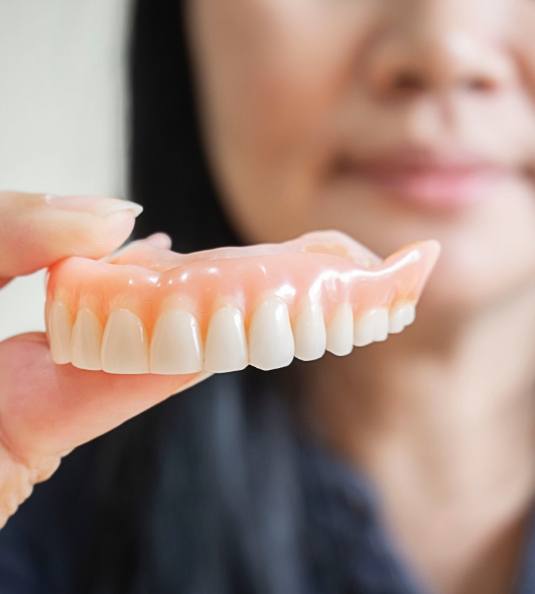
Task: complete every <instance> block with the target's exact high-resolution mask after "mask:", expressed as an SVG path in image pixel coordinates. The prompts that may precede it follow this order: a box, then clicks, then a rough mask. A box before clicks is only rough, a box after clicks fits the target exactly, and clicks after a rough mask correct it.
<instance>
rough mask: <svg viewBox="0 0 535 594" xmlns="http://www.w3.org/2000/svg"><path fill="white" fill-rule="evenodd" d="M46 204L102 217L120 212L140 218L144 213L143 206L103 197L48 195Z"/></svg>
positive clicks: (128, 201)
mask: <svg viewBox="0 0 535 594" xmlns="http://www.w3.org/2000/svg"><path fill="white" fill-rule="evenodd" d="M45 202H46V204H48V205H50V206H52V207H53V208H59V209H61V210H74V211H78V212H86V213H90V214H94V215H97V216H100V217H109V216H111V215H114V214H117V213H118V212H130V213H131V214H132V215H133V216H134V217H138V216H139V215H140V214H141V213H142V212H143V207H142V206H141V204H137V203H136V202H131V201H130V200H120V199H118V198H103V197H101V196H55V195H54V194H47V195H46V196H45Z"/></svg>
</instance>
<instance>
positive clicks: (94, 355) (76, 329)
mask: <svg viewBox="0 0 535 594" xmlns="http://www.w3.org/2000/svg"><path fill="white" fill-rule="evenodd" d="M101 343H102V327H101V325H100V322H99V320H98V318H97V316H96V315H95V314H94V313H93V312H92V311H91V310H90V309H87V308H85V307H84V308H82V309H80V310H79V311H78V315H77V316H76V322H74V326H73V329H72V341H71V352H72V364H73V365H74V366H75V367H78V368H80V369H90V370H98V369H102V365H101V362H100V346H101Z"/></svg>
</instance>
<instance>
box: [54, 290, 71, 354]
mask: <svg viewBox="0 0 535 594" xmlns="http://www.w3.org/2000/svg"><path fill="white" fill-rule="evenodd" d="M71 332H72V322H71V314H70V311H69V309H68V308H67V306H66V305H65V304H64V303H62V302H61V301H54V302H52V305H51V306H50V312H49V316H48V337H49V340H50V350H51V352H52V359H53V361H54V363H58V364H63V363H69V362H70V360H71Z"/></svg>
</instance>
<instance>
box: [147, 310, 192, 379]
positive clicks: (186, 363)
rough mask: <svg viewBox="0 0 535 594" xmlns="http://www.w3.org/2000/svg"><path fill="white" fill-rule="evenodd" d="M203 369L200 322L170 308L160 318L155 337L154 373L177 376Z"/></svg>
mask: <svg viewBox="0 0 535 594" xmlns="http://www.w3.org/2000/svg"><path fill="white" fill-rule="evenodd" d="M201 369H202V348H201V338H200V332H199V323H198V322H197V319H196V318H195V316H193V315H192V314H191V313H190V312H188V311H185V310H182V309H168V310H167V311H165V312H163V313H162V314H161V315H160V317H159V318H158V320H157V322H156V324H155V326H154V331H153V334H152V342H151V348H150V370H151V372H152V373H160V374H165V375H174V374H181V373H196V372H198V371H201Z"/></svg>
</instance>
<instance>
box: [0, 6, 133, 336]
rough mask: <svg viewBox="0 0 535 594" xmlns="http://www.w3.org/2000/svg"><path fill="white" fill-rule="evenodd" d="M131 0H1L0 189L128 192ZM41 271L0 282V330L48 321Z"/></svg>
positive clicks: (3, 332) (16, 329)
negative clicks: (127, 91) (127, 88)
mask: <svg viewBox="0 0 535 594" xmlns="http://www.w3.org/2000/svg"><path fill="white" fill-rule="evenodd" d="M129 5H130V2H129V0H3V1H2V2H0V188H3V189H20V190H27V191H45V192H50V193H56V194H101V195H113V196H124V193H125V162H126V159H125V157H126V151H125V147H126V134H125V123H126V109H125V72H124V63H125V58H126V55H125V50H126V37H127V31H128V26H129V18H128V17H129ZM43 303H44V281H43V274H42V273H38V274H36V275H31V276H29V277H26V278H24V279H18V280H16V281H14V282H13V283H11V284H10V285H8V287H6V288H5V289H3V290H2V291H0V339H2V338H5V337H7V336H10V335H12V334H15V333H18V332H22V331H26V330H38V329H43V328H44V321H43V313H42V312H43Z"/></svg>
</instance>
